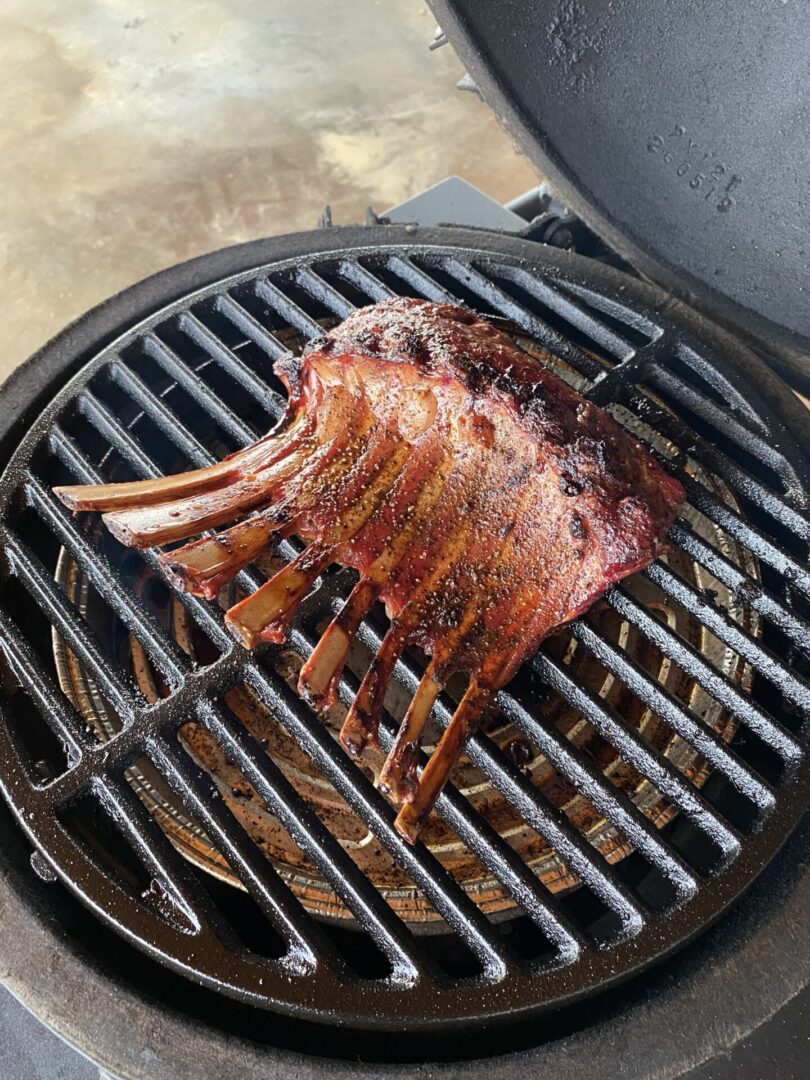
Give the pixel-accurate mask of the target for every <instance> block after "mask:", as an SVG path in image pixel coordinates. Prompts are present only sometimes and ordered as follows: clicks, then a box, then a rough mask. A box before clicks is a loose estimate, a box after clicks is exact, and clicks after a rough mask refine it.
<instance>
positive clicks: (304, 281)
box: [295, 266, 355, 319]
mask: <svg viewBox="0 0 810 1080" xmlns="http://www.w3.org/2000/svg"><path fill="white" fill-rule="evenodd" d="M295 280H296V282H297V283H298V284H299V285H300V286H301V288H302V289H304V290H306V292H308V293H309V295H310V296H311V297H312V298H313V299H315V300H317V301H318V303H320V304H323V306H324V307H325V308H328V309H329V310H330V311H332V312H334V313H335V315H338V316H339V317H340V318H341V319H345V318H346V316H347V315H351V313H352V312H353V311H354V309H355V307H354V304H353V303H352V302H351V300H347V299H346V297H345V296H343V294H342V293H339V292H338V291H337V289H336V288H335V287H334V286H333V285H330V284H329V282H328V281H325V280H324V279H323V278H322V277H321V275H320V274H318V273H316V271H315V270H313V269H312V267H311V266H302V267H300V268H299V270H298V271H297V273H296V275H295Z"/></svg>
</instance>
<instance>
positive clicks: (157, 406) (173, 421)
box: [110, 360, 213, 461]
mask: <svg viewBox="0 0 810 1080" xmlns="http://www.w3.org/2000/svg"><path fill="white" fill-rule="evenodd" d="M110 374H111V376H112V378H113V380H114V382H116V383H117V384H118V386H120V387H121V389H122V390H124V392H125V393H127V394H129V396H130V397H131V398H132V400H133V401H134V402H135V403H136V404H137V405H138V406H139V407H140V408H141V409H143V411H144V412H145V413H146V415H147V416H148V417H149V419H150V420H151V421H152V423H153V424H155V426H156V427H158V428H159V429H160V430H161V431H162V432H163V434H164V435H167V436H168V437H169V439H171V441H172V442H173V443H174V444H175V445H176V446H177V447H178V448H179V449H180V451H181V452H182V453H183V455H184V456H185V458H186V459H187V460H188V461H193V460H194V457H195V455H196V454H199V453H200V452H205V453H207V451H206V450H205V448H204V446H203V445H202V443H201V442H200V440H199V439H197V438H196V436H194V435H192V434H191V432H190V431H189V430H188V428H186V427H182V426H180V425H179V424H178V422H177V417H176V416H175V414H174V413H173V412H172V410H171V409H170V408H169V407H168V406H167V405H166V403H165V402H164V401H162V400H161V399H160V398H159V397H158V395H157V394H155V393H153V391H152V390H150V389H149V387H148V386H147V385H146V384H145V383H144V382H143V380H142V379H141V378H140V377H139V376H138V375H136V374H135V372H134V371H130V370H129V368H127V367H125V366H124V364H123V363H122V362H121V361H120V360H115V361H114V362H113V363H112V364H111V365H110ZM211 460H213V459H211Z"/></svg>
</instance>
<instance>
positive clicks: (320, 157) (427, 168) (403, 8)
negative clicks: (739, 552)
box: [0, 0, 536, 377]
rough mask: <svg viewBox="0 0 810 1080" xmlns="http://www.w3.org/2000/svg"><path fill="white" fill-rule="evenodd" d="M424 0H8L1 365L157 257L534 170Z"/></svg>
mask: <svg viewBox="0 0 810 1080" xmlns="http://www.w3.org/2000/svg"><path fill="white" fill-rule="evenodd" d="M433 30H434V20H433V17H432V15H431V14H430V12H429V11H428V9H427V8H426V7H425V6H424V5H422V4H420V3H418V2H417V0H269V2H267V0H266V2H264V3H261V2H259V3H257V2H256V0H183V2H182V3H177V4H167V3H165V2H161V0H5V3H4V4H3V5H2V8H0V117H1V118H2V119H1V120H0V191H2V199H1V200H0V281H1V282H2V287H3V290H4V303H3V305H2V307H0V377H4V376H5V375H6V374H7V373H8V372H9V371H11V370H12V369H13V368H14V367H15V366H16V365H17V364H18V363H20V361H22V360H23V359H25V357H26V356H27V355H28V354H29V353H31V352H32V351H33V350H34V349H35V348H37V347H38V346H39V345H40V344H42V343H43V342H44V341H46V340H47V339H48V338H49V337H50V336H51V335H52V334H54V333H55V332H56V331H57V330H59V329H60V328H61V327H62V326H64V325H65V323H67V322H69V321H70V320H71V319H74V318H75V317H76V316H78V315H80V314H81V313H82V312H83V311H85V310H86V309H87V308H89V307H91V306H92V305H93V304H95V303H97V302H98V301H100V300H102V299H104V298H105V297H107V296H109V295H111V294H112V293H114V292H116V291H118V290H119V289H122V288H124V287H125V286H126V285H129V284H130V283H132V282H133V281H136V280H138V279H139V278H142V277H144V276H146V275H147V274H150V273H152V272H154V271H156V270H159V269H161V268H163V267H165V266H169V265H171V264H172V263H176V262H179V261H181V260H183V259H187V258H189V257H191V256H193V255H197V254H199V253H201V252H204V251H210V250H213V249H216V248H218V247H223V246H225V245H228V244H233V243H238V242H239V241H242V240H248V239H252V238H255V237H258V236H262V235H269V234H273V233H282V232H289V231H293V230H296V229H306V228H311V227H313V226H314V225H315V222H316V220H317V217H318V215H319V213H320V211H321V209H322V207H323V204H324V203H325V202H329V203H331V205H332V208H333V215H334V219H335V221H336V222H339V223H348V222H351V221H359V220H362V216H363V212H364V209H365V207H366V206H367V205H372V206H373V207H374V208H375V209H376V210H378V211H382V210H383V209H385V208H386V207H387V206H390V205H393V204H394V203H397V202H399V201H401V200H403V199H405V198H407V197H409V196H410V195H412V194H414V193H416V192H418V191H420V190H421V189H423V188H424V187H426V186H428V185H429V184H432V183H434V182H436V181H437V180H440V179H442V178H443V177H445V176H447V175H449V174H452V173H457V174H459V175H461V176H463V177H465V178H466V179H468V180H470V181H471V182H472V183H474V184H476V185H477V186H479V187H481V188H482V189H483V190H484V191H486V192H487V193H488V194H490V195H492V196H493V197H495V198H496V199H499V200H505V199H508V198H510V197H512V196H514V195H516V194H518V193H520V192H521V191H523V190H525V189H526V188H528V187H530V186H531V185H532V184H533V183H534V182H536V177H535V174H534V172H533V170H532V168H531V167H530V165H529V164H528V163H527V162H526V161H525V159H523V158H520V157H518V156H517V155H516V154H515V152H514V150H513V148H512V145H511V143H510V141H509V139H508V138H507V136H506V135H505V134H504V133H503V132H502V131H501V130H500V128H499V127H498V125H497V123H496V121H495V120H494V119H493V117H492V116H491V114H490V113H489V111H488V110H487V108H486V107H485V106H484V105H482V104H481V103H480V102H479V101H478V99H477V98H476V97H475V95H472V94H461V93H459V92H457V91H456V90H455V89H454V86H455V82H456V81H457V79H458V78H459V77H460V74H461V67H460V65H459V63H458V61H457V60H456V58H455V57H454V55H453V53H452V50H451V49H450V48H449V47H446V48H443V49H440V50H438V51H437V52H434V53H430V52H428V49H427V44H428V42H429V41H430V38H431V37H432V34H433Z"/></svg>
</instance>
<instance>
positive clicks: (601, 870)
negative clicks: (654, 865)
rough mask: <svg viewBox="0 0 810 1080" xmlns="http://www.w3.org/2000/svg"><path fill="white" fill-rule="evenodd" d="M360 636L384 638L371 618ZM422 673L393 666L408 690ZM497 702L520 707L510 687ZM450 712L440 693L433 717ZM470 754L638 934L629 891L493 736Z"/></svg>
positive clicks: (570, 758) (573, 762) (571, 756)
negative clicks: (504, 751) (512, 761)
mask: <svg viewBox="0 0 810 1080" xmlns="http://www.w3.org/2000/svg"><path fill="white" fill-rule="evenodd" d="M359 636H360V638H361V640H362V641H363V642H364V643H365V644H366V645H368V646H369V647H370V648H374V649H376V648H377V647H378V646H379V643H380V641H381V637H380V635H379V634H378V633H377V631H376V630H375V629H374V628H373V627H372V626H371V624H370V623H369V622H368V621H367V620H366V621H364V622H362V623H361V624H360V631H359ZM420 674H421V673H419V672H418V671H417V670H416V669H415V668H414V667H413V665H412V664H411V663H410V662H408V661H405V660H399V661H398V662H397V665H396V667H395V668H394V675H395V677H396V678H397V679H398V680H399V682H400V683H401V684H402V685H403V686H405V687H406V688H407V689H408V691H409V692H410V693H413V692H414V691H415V690H416V687H417V685H418V683H419V679H420ZM498 705H499V707H501V708H502V709H504V711H505V712H509V715H510V716H512V715H513V714H515V713H517V712H519V711H520V708H521V707H520V706H519V705H518V704H517V702H516V701H515V700H514V699H513V698H512V697H511V695H510V694H509V693H508V691H501V693H500V695H499V697H498ZM510 710H511V711H510ZM452 715H453V710H452V709H451V708H448V707H447V705H446V704H445V702H444V701H443V700H442V698H441V697H440V698H439V699H438V700H437V701H436V704H435V705H434V711H433V716H434V717H435V719H436V720H437V721H438V723H439V724H440V725H441V726H442V727H443V728H444V727H446V726H447V725H448V724H449V723H450V720H451V718H452ZM546 742H547V744H548V745H546V746H545V747H544V748H543V752H544V753H545V755H546V757H548V759H549V761H551V763H552V764H553V765H554V766H555V768H557V769H558V770H559V771H560V772H562V773H563V774H564V775H566V776H568V777H569V778H570V775H571V774H570V773H569V772H567V771H566V770H567V769H568V768H569V766H570V768H571V769H572V770H573V772H574V775H577V773H578V772H581V773H583V774H585V775H587V776H588V777H589V779H590V780H591V782H593V783H596V782H597V781H596V779H595V775H596V774H595V773H593V772H592V771H591V770H589V767H588V766H587V764H586V763H584V761H581V760H580V759H578V758H577V751H576V749H575V747H573V746H572V744H571V743H569V742H568V740H567V739H566V738H565V737H564V736H562V735H560V734H559V733H558V732H556V731H555V730H554V729H553V728H551V727H549V728H548V732H547V739H546ZM466 753H467V756H468V757H469V758H470V760H471V761H472V762H473V764H474V765H475V766H476V768H478V769H480V770H481V772H482V773H483V774H484V775H485V776H486V778H487V780H489V781H490V783H491V784H492V785H493V787H495V788H497V790H498V791H500V792H501V794H502V795H504V797H505V798H507V799H508V800H509V801H510V803H511V804H512V805H513V806H514V807H515V808H516V809H517V810H518V812H519V813H520V814H521V816H522V817H523V819H524V821H525V822H526V824H527V825H529V827H530V828H532V829H533V830H534V831H535V832H536V833H538V835H540V836H541V837H542V838H543V839H544V840H545V841H546V843H548V844H549V846H550V847H552V848H554V850H555V851H557V853H558V854H559V855H560V857H561V858H562V859H564V861H565V862H566V863H567V864H568V865H569V866H570V867H571V869H572V870H574V871H575V872H576V873H577V874H579V876H580V877H581V878H582V880H583V881H584V882H585V883H586V884H587V885H588V886H589V887H590V888H591V889H592V890H593V892H594V893H595V894H596V895H597V896H598V897H599V898H600V900H602V902H603V903H604V904H605V905H606V906H607V907H609V908H610V909H611V911H613V912H614V913H615V914H617V915H618V916H619V917H620V919H621V920H622V923H623V927H624V932H625V936H626V937H632V936H633V934H635V933H637V932H638V931H639V930H640V929H641V925H642V916H641V913H640V911H639V910H638V907H637V906H636V903H635V901H634V900H633V898H632V897H631V895H630V893H629V891H628V890H627V889H625V887H624V886H623V885H622V884H621V882H619V881H618V880H617V879H616V878H615V876H614V875H613V872H612V870H611V869H610V867H609V866H608V865H607V864H606V863H605V862H604V860H603V859H602V857H601V856H600V855H599V853H598V852H597V851H596V850H595V849H594V848H593V847H592V846H591V845H590V844H589V843H588V842H587V841H586V840H585V839H584V838H583V837H582V836H581V835H580V833H578V832H577V831H576V829H575V828H574V827H573V826H571V825H570V824H569V822H568V820H567V818H566V817H565V815H564V814H559V813H557V811H556V810H554V809H553V808H552V807H550V806H547V805H545V802H544V800H543V797H542V795H541V794H540V792H538V791H537V789H536V788H535V787H534V786H533V785H532V784H531V783H530V782H529V781H528V780H527V779H526V778H525V777H524V776H523V774H522V773H521V772H520V771H519V770H518V769H517V768H515V766H514V765H512V764H511V763H510V762H509V761H507V760H506V758H505V757H504V755H503V753H502V751H501V750H500V749H499V748H498V747H496V746H495V744H494V743H493V742H492V740H491V739H488V738H487V737H486V736H484V735H482V734H473V735H472V736H471V738H470V740H469V741H468V743H467V747H466ZM606 798H607V799H608V801H610V803H611V805H613V803H614V801H615V798H614V796H613V793H612V792H611V791H609V790H608V791H606Z"/></svg>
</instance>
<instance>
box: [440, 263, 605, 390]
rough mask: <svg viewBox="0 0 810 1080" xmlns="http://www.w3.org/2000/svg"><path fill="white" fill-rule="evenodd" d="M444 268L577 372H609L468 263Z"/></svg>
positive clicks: (447, 265) (591, 374)
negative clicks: (571, 365)
mask: <svg viewBox="0 0 810 1080" xmlns="http://www.w3.org/2000/svg"><path fill="white" fill-rule="evenodd" d="M442 268H443V269H444V270H445V272H446V273H448V274H451V275H452V276H453V277H454V278H456V280H457V281H458V282H459V283H460V284H462V285H464V286H466V287H467V288H468V289H470V290H471V291H472V292H474V293H475V294H476V295H477V296H480V297H481V298H482V299H483V300H485V301H486V303H487V304H489V306H490V307H492V308H493V309H494V310H495V311H497V312H498V313H499V314H501V315H502V316H504V317H505V318H507V319H509V320H510V321H511V322H513V323H515V324H516V325H517V326H519V327H520V328H521V329H522V330H524V331H526V332H527V333H528V334H530V335H531V336H532V337H533V338H536V339H537V340H538V341H539V342H540V343H541V345H543V346H544V347H545V348H547V349H549V350H550V351H551V352H553V353H554V354H555V355H557V356H559V357H560V358H561V359H563V360H567V361H570V362H571V363H572V364H573V365H574V367H576V368H577V370H580V371H583V372H586V373H588V375H589V377H590V378H596V376H597V375H600V374H601V373H602V372H603V371H604V370H605V366H604V365H603V364H600V363H599V362H598V361H596V360H594V359H593V358H592V357H590V356H588V355H587V353H585V352H584V351H583V349H581V348H580V347H579V346H578V345H575V344H574V342H573V341H571V340H570V339H569V338H566V337H564V336H563V335H562V334H561V333H560V332H559V331H558V330H555V329H554V327H552V326H551V324H550V323H547V322H546V321H545V320H544V319H542V318H541V317H540V316H539V315H537V314H536V313H535V312H533V311H530V310H529V309H528V308H527V307H525V306H524V305H523V304H521V303H519V302H518V301H517V300H515V299H513V297H511V296H510V295H509V293H507V292H505V291H504V290H503V289H502V288H500V286H498V285H496V284H495V282H494V281H492V280H490V278H488V277H486V276H485V275H484V274H482V273H480V272H479V271H478V270H475V269H474V268H473V267H472V266H470V265H469V264H468V263H462V262H460V261H459V260H458V259H447V260H445V261H444V262H443V264H442Z"/></svg>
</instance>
